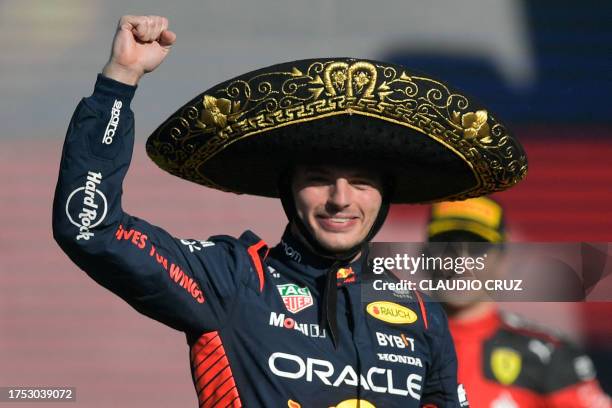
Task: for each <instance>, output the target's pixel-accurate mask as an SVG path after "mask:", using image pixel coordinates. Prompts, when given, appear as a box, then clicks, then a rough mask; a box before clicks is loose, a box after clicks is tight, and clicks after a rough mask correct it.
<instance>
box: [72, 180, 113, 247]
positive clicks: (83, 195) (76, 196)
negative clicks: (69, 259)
mask: <svg viewBox="0 0 612 408" xmlns="http://www.w3.org/2000/svg"><path fill="white" fill-rule="evenodd" d="M101 182H102V173H99V172H98V173H95V172H93V171H89V172H88V173H87V178H86V180H85V185H84V186H83V187H78V188H76V189H74V190H73V191H72V193H70V195H69V196H68V199H67V200H66V216H67V217H68V220H69V221H70V223H71V224H73V225H75V226H76V227H78V228H79V233H78V234H77V236H76V239H77V241H80V240H85V241H89V239H90V238H92V237H93V236H94V233H93V231H91V230H92V229H94V228H95V227H97V226H98V225H100V223H101V222H102V221H103V220H104V218H105V217H106V212H107V211H108V202H107V201H106V196H105V195H104V193H102V191H100V190H99V189H98V186H99V185H100V183H101Z"/></svg>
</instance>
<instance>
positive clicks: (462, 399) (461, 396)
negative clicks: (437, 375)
mask: <svg viewBox="0 0 612 408" xmlns="http://www.w3.org/2000/svg"><path fill="white" fill-rule="evenodd" d="M457 399H458V400H459V406H460V407H469V406H470V403H469V402H468V398H467V393H466V392H465V387H464V386H463V384H459V385H458V386H457Z"/></svg>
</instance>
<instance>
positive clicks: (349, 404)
mask: <svg viewBox="0 0 612 408" xmlns="http://www.w3.org/2000/svg"><path fill="white" fill-rule="evenodd" d="M330 408H376V407H375V406H374V404H372V403H371V402H368V401H366V400H363V399H354V398H353V399H350V400H344V401H342V402H339V403H338V405H336V406H335V407H330Z"/></svg>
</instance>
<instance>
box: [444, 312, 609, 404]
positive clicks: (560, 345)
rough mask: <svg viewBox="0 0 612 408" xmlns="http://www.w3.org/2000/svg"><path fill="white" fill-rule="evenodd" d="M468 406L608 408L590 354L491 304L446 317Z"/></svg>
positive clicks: (607, 402)
mask: <svg viewBox="0 0 612 408" xmlns="http://www.w3.org/2000/svg"><path fill="white" fill-rule="evenodd" d="M449 326H450V329H451V333H452V335H453V338H454V340H455V347H456V348H457V354H458V356H459V380H460V381H461V382H462V383H463V384H465V387H466V389H467V391H468V392H469V394H470V404H471V406H472V408H474V407H476V408H518V407H524V408H536V407H542V408H544V407H549V408H555V407H559V408H560V407H576V408H587V407H588V408H610V407H611V404H610V400H609V398H608V397H607V396H606V395H605V394H604V392H603V391H602V390H601V388H600V387H599V383H598V382H597V380H596V378H595V371H594V369H593V364H592V362H591V360H590V359H589V357H587V356H586V355H585V354H584V353H582V352H581V351H580V350H578V349H577V348H576V347H575V346H573V345H571V344H570V343H568V342H567V341H564V340H562V339H561V338H560V337H559V336H557V335H554V334H552V333H550V332H549V331H544V330H542V329H541V328H536V327H534V326H533V325H532V324H529V323H527V322H525V321H524V320H522V319H520V318H519V317H517V316H515V315H513V314H506V313H500V312H499V311H497V310H492V311H491V312H489V313H487V314H486V315H484V316H482V317H481V318H478V319H474V320H471V321H468V322H465V321H458V320H457V321H456V320H454V319H451V320H450V322H449Z"/></svg>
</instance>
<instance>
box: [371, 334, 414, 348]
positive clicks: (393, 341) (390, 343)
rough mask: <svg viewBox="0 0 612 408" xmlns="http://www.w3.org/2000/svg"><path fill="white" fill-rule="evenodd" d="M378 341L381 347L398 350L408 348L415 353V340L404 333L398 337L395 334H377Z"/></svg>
mask: <svg viewBox="0 0 612 408" xmlns="http://www.w3.org/2000/svg"><path fill="white" fill-rule="evenodd" d="M376 341H377V342H378V345H379V346H381V347H392V348H398V349H403V348H407V349H409V350H410V351H412V352H414V339H413V338H412V337H408V336H406V335H404V334H403V333H402V334H401V335H399V336H396V335H394V334H386V333H381V332H376Z"/></svg>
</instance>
